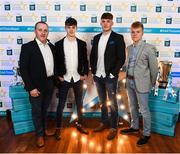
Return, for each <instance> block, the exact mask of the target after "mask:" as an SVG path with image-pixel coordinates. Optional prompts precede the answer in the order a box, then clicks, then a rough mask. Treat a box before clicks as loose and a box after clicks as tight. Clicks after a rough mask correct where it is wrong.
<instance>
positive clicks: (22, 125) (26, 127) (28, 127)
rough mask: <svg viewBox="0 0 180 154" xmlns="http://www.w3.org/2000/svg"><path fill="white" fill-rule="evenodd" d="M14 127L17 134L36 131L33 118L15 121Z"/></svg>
mask: <svg viewBox="0 0 180 154" xmlns="http://www.w3.org/2000/svg"><path fill="white" fill-rule="evenodd" d="M13 127H14V133H15V135H18V134H24V133H28V132H32V131H34V125H33V122H32V120H28V121H21V122H15V123H13Z"/></svg>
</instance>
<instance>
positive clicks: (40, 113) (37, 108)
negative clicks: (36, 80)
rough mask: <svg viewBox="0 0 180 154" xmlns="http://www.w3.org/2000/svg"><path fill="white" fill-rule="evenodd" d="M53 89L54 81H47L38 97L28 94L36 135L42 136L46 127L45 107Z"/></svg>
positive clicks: (49, 101) (48, 102)
mask: <svg viewBox="0 0 180 154" xmlns="http://www.w3.org/2000/svg"><path fill="white" fill-rule="evenodd" d="M53 90H54V81H53V80H52V79H50V80H48V81H47V88H46V89H45V90H44V91H42V92H41V93H40V95H39V96H38V97H31V96H29V100H30V102H31V106H32V119H33V123H34V127H35V132H36V135H37V136H43V135H44V133H45V129H46V117H47V109H48V107H49V104H50V103H51V99H52V94H53Z"/></svg>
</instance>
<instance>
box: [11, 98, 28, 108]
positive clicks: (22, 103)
mask: <svg viewBox="0 0 180 154" xmlns="http://www.w3.org/2000/svg"><path fill="white" fill-rule="evenodd" d="M12 107H13V111H20V110H27V109H31V104H30V102H29V98H17V99H12Z"/></svg>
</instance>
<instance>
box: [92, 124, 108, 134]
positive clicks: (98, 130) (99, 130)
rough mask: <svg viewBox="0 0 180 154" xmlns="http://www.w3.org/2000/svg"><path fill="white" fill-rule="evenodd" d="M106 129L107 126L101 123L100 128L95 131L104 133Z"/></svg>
mask: <svg viewBox="0 0 180 154" xmlns="http://www.w3.org/2000/svg"><path fill="white" fill-rule="evenodd" d="M106 128H107V125H105V124H103V123H100V125H99V126H98V127H96V128H95V129H94V130H93V131H94V132H101V131H103V130H104V129H106Z"/></svg>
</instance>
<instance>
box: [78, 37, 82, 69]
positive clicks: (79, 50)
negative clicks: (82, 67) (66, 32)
mask: <svg viewBox="0 0 180 154" xmlns="http://www.w3.org/2000/svg"><path fill="white" fill-rule="evenodd" d="M77 50H78V51H77V52H78V66H79V62H80V55H81V54H80V52H81V45H80V41H79V39H78V38H77Z"/></svg>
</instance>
